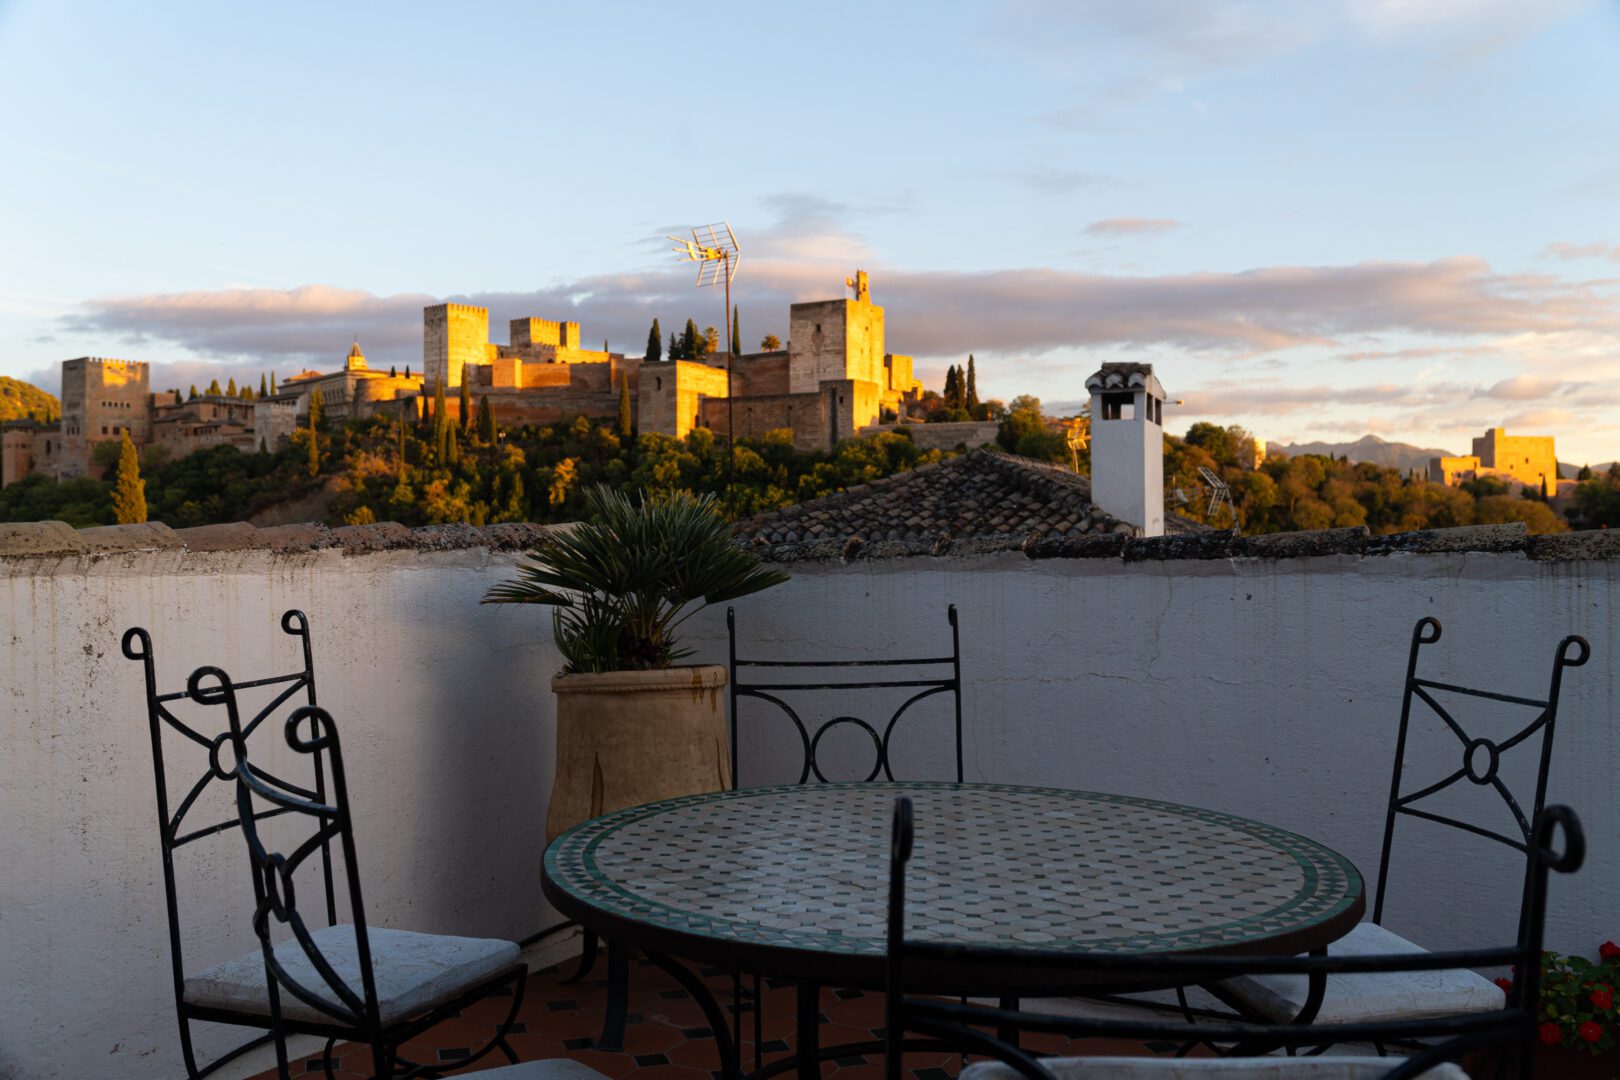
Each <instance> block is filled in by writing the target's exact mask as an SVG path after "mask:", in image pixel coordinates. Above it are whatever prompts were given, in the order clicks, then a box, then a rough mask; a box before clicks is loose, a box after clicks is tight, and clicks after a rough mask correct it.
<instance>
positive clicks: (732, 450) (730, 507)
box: [720, 251, 737, 521]
mask: <svg viewBox="0 0 1620 1080" xmlns="http://www.w3.org/2000/svg"><path fill="white" fill-rule="evenodd" d="M720 272H721V273H722V274H724V275H725V277H726V514H727V515H728V516H729V517H730V518H731V519H732V520H733V521H735V520H736V519H737V488H736V480H737V429H736V425H735V422H734V417H735V415H736V405H735V404H734V403H735V401H736V396H735V394H734V392H733V391H732V388H731V362H732V360H733V358H735V357H736V355H737V346H736V343H735V342H733V341H732V340H731V331H732V324H731V252H729V251H728V252H726V261H725V265H724V266H722V267H721V268H720Z"/></svg>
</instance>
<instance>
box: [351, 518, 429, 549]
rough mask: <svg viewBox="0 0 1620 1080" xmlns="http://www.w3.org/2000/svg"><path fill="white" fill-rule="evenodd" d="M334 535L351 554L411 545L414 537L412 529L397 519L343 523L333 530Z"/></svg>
mask: <svg viewBox="0 0 1620 1080" xmlns="http://www.w3.org/2000/svg"><path fill="white" fill-rule="evenodd" d="M332 535H333V536H335V537H336V538H337V542H338V545H339V546H340V547H342V548H343V550H344V552H345V553H346V554H349V555H364V554H368V553H370V552H373V551H392V550H393V549H395V548H403V547H411V546H412V541H413V539H414V534H413V533H412V532H411V530H410V529H407V528H406V527H405V526H403V525H401V524H400V523H399V522H397V521H379V522H376V523H375V524H372V525H343V526H340V527H339V528H336V529H334V530H332Z"/></svg>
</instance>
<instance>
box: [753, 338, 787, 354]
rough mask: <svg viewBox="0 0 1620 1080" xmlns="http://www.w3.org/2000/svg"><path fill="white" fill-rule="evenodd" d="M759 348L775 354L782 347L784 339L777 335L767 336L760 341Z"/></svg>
mask: <svg viewBox="0 0 1620 1080" xmlns="http://www.w3.org/2000/svg"><path fill="white" fill-rule="evenodd" d="M759 347H760V348H761V349H764V350H765V351H766V352H775V351H776V350H778V349H780V348H781V347H782V339H781V338H779V337H777V336H776V335H775V334H766V335H765V336H764V337H762V338H760V339H759Z"/></svg>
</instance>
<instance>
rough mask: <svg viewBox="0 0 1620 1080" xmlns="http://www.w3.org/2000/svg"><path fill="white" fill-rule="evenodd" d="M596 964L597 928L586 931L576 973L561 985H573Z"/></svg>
mask: <svg viewBox="0 0 1620 1080" xmlns="http://www.w3.org/2000/svg"><path fill="white" fill-rule="evenodd" d="M595 966H596V931H595V930H587V931H585V940H584V944H583V945H582V947H581V949H580V953H579V967H578V968H576V969H575V971H574V973H573V974H572V975H570V976H569V977H568V978H566V979H564V980H563V981H562V983H561V984H560V985H562V986H572V985H573V984H574V983H577V982H579V980H581V979H583V978H584V977H585V976H587V975H589V974H590V973H591V969H592V968H594V967H595Z"/></svg>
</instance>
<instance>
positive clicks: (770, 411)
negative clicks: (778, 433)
mask: <svg viewBox="0 0 1620 1080" xmlns="http://www.w3.org/2000/svg"><path fill="white" fill-rule="evenodd" d="M702 421H703V426H704V427H707V428H710V429H712V430H714V431H715V432H716V433H719V434H724V433H725V431H726V400H725V398H708V399H706V400H705V401H704V402H703V411H702ZM733 423H734V424H735V425H736V433H737V437H738V438H739V439H757V438H759V437H760V436H761V435H764V434H765V433H766V432H767V431H774V430H776V429H777V428H792V429H793V448H794V449H795V450H802V451H805V452H807V453H808V452H814V451H818V450H826V449H827V399H826V397H825V396H824V395H822V394H769V395H761V396H750V397H746V398H743V397H739V398H738V399H737V401H736V407H735V410H734V416H733Z"/></svg>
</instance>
